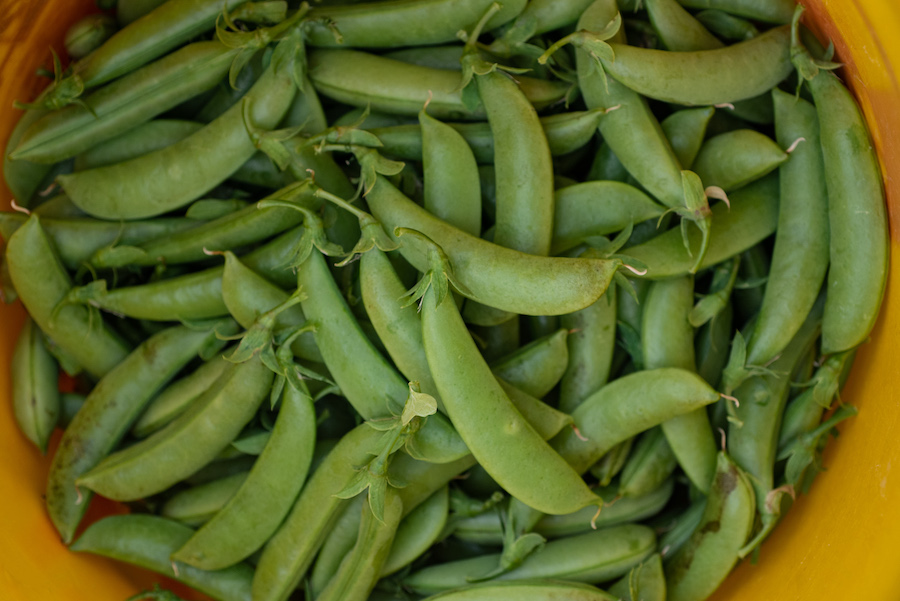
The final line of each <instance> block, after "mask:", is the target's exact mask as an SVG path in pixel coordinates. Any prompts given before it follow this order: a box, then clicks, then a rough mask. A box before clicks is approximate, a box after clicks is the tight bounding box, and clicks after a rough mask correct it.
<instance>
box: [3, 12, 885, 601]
mask: <svg viewBox="0 0 900 601" xmlns="http://www.w3.org/2000/svg"><path fill="white" fill-rule="evenodd" d="M804 4H805V5H807V6H808V7H809V9H810V10H809V11H808V13H807V22H808V23H810V24H812V25H813V26H814V27H815V28H816V29H817V30H818V31H819V32H821V33H822V34H823V35H824V36H827V37H829V38H831V39H833V40H834V42H835V46H836V48H837V56H838V59H839V60H840V61H842V62H844V63H845V64H846V68H845V70H844V71H843V72H842V75H843V77H844V79H845V81H849V83H850V86H851V88H852V89H853V91H854V93H855V94H856V95H857V97H858V98H859V99H860V102H861V104H862V106H863V110H864V112H865V115H866V118H867V120H868V122H869V124H870V127H871V129H872V132H873V137H874V140H875V145H876V147H877V150H878V152H879V156H880V157H881V161H882V168H883V170H884V174H885V181H886V189H887V194H888V209H889V214H890V217H891V235H892V249H893V251H894V252H893V253H892V254H893V255H894V257H895V260H894V261H893V262H892V265H891V273H890V274H889V281H888V287H887V297H886V301H885V305H884V308H883V311H882V315H881V318H880V319H879V322H878V324H877V326H876V328H875V332H874V334H873V335H872V338H871V340H870V341H869V342H868V343H867V344H865V345H864V346H863V347H862V348H861V349H860V351H859V354H858V357H857V360H856V364H855V367H854V369H853V373H852V374H851V377H850V380H849V382H848V384H847V387H846V389H845V393H844V395H843V399H844V401H845V402H849V403H852V404H854V405H856V406H857V407H858V408H859V410H860V411H859V415H858V416H857V417H855V418H853V419H851V420H849V421H847V422H845V425H844V426H843V427H842V428H841V432H842V433H841V437H840V438H839V439H838V440H836V441H832V443H831V445H830V448H829V451H828V452H827V453H826V457H825V463H826V466H827V468H828V471H827V472H826V473H824V474H821V475H820V476H819V478H818V479H817V480H816V482H815V484H814V486H813V488H812V491H811V492H810V494H809V495H808V496H803V497H801V498H800V499H799V500H798V501H797V503H796V504H795V505H794V507H793V509H792V510H791V512H790V513H789V514H788V516H787V517H786V518H785V520H784V521H783V523H782V524H781V525H780V526H779V528H778V529H777V530H776V532H775V534H774V535H773V536H772V537H771V538H770V539H769V540H768V541H767V542H766V543H765V544H764V545H763V547H762V554H761V557H760V561H759V563H758V565H751V564H750V563H749V562H744V563H743V564H741V565H740V566H738V568H737V570H736V571H735V573H733V574H732V575H731V576H730V577H729V579H728V580H727V581H726V583H725V584H724V586H723V587H722V589H720V591H719V592H718V593H717V594H716V595H715V596H714V599H715V600H716V601H751V600H752V601H760V600H763V599H765V600H769V601H782V600H784V601H788V600H790V601H812V600H816V601H819V600H822V599H872V600H878V601H892V600H895V599H900V552H898V551H897V549H898V545H900V478H898V476H900V391H898V387H897V386H896V383H897V382H900V359H898V357H900V352H898V351H897V349H896V343H895V341H896V340H898V339H900V288H898V285H900V261H898V260H896V257H897V253H896V249H897V245H898V243H900V242H898V241H900V108H898V107H900V83H898V80H900V35H898V33H897V32H900V2H898V0H807V1H804ZM94 10H95V9H94V2H93V0H56V1H53V0H0V15H3V18H2V21H3V24H2V26H0V107H2V111H0V141H2V143H3V144H4V145H5V140H6V139H7V137H8V136H9V132H10V130H11V129H12V127H13V125H14V124H15V121H16V119H17V118H18V115H19V112H18V111H16V110H14V109H12V108H11V106H12V102H13V100H17V99H18V100H28V99H30V98H31V97H33V96H34V94H35V93H36V92H37V91H38V90H39V88H40V87H41V86H42V85H43V82H42V81H41V80H40V79H39V78H37V77H34V76H33V73H34V71H35V69H36V68H37V67H38V66H41V65H44V66H47V65H49V64H50V55H49V50H48V49H49V48H50V47H51V46H52V47H53V48H55V49H56V50H57V51H58V52H60V53H62V47H61V46H62V44H61V42H60V40H62V37H63V34H64V32H65V29H66V26H67V24H69V23H72V22H73V21H74V20H75V19H77V18H78V17H79V16H81V15H83V14H86V13H88V12H93V11H94ZM9 198H10V194H9V192H8V191H7V190H6V189H5V188H4V187H3V185H2V183H0V206H2V208H4V209H6V208H8V206H9ZM22 317H23V312H22V310H21V307H20V306H19V305H14V306H11V307H10V306H0V598H2V599H10V600H15V601H122V600H124V599H125V598H127V597H128V596H130V595H132V594H134V593H135V592H137V591H138V590H140V589H142V588H147V587H149V586H150V584H151V583H152V582H154V581H156V580H157V579H158V578H157V577H156V576H153V575H148V574H145V573H142V572H140V571H138V570H134V569H129V568H124V567H122V566H121V565H119V564H114V563H113V562H111V561H107V560H105V559H102V558H97V557H89V556H81V555H78V554H75V553H70V552H69V551H68V550H67V549H66V548H65V547H64V545H63V544H62V543H61V542H60V541H59V539H58V538H57V536H56V534H55V532H54V530H53V528H52V526H51V525H50V522H49V521H48V520H47V517H46V514H45V511H44V506H43V501H42V498H41V495H42V494H43V491H44V482H45V477H46V472H47V467H48V464H49V460H48V459H47V458H41V457H40V456H39V455H38V453H37V452H36V450H35V449H34V448H33V447H32V446H30V444H29V443H28V442H27V441H26V440H25V439H24V438H23V437H22V435H21V434H19V432H18V430H17V429H16V428H15V426H14V423H13V417H12V410H11V408H10V405H9V402H8V398H9V373H8V369H9V367H8V366H9V356H10V352H11V349H12V346H13V342H14V340H15V336H16V334H17V332H18V330H19V327H20V325H21V321H22ZM57 439H58V436H57ZM51 452H52V448H51ZM895 463H896V465H895ZM894 471H896V472H897V474H894V473H893V472H894ZM99 510H100V511H111V510H113V509H111V507H109V506H107V507H101V508H100V509H99Z"/></svg>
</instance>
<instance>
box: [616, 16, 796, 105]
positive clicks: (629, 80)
mask: <svg viewBox="0 0 900 601" xmlns="http://www.w3.org/2000/svg"><path fill="white" fill-rule="evenodd" d="M610 46H611V47H612V49H613V52H614V53H615V60H612V61H610V60H606V59H601V61H602V63H603V68H604V69H606V71H607V72H608V73H609V75H610V76H612V77H614V78H615V79H616V80H618V81H619V82H620V83H622V84H623V85H625V86H628V87H629V88H631V89H632V90H634V91H636V92H638V93H639V94H642V95H644V96H647V97H649V98H655V99H657V100H663V101H666V102H674V103H676V104H683V105H687V106H698V105H700V106H702V105H709V104H712V105H715V104H724V103H729V102H736V101H738V100H744V99H746V98H753V97H754V96H759V95H760V94H763V93H765V92H766V91H768V90H770V89H772V88H773V87H775V86H776V85H778V84H779V83H780V82H781V81H782V80H783V79H784V78H785V77H787V76H788V75H789V74H790V73H791V70H792V69H793V67H792V65H791V59H790V28H789V27H788V26H780V27H776V28H774V29H770V30H769V31H767V32H766V33H764V34H762V35H760V36H759V37H756V38H753V39H752V40H747V41H746V42H740V43H738V44H734V45H732V46H726V47H725V48H719V49H716V50H697V51H693V52H670V51H664V50H651V49H648V48H638V47H635V46H626V45H623V44H617V43H612V44H610Z"/></svg>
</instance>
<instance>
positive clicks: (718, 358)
mask: <svg viewBox="0 0 900 601" xmlns="http://www.w3.org/2000/svg"><path fill="white" fill-rule="evenodd" d="M733 321H734V309H733V308H732V306H731V303H728V304H727V305H725V308H724V309H723V310H722V311H720V312H719V313H718V314H716V315H715V316H714V317H713V318H712V319H711V320H710V321H708V322H706V323H705V324H704V325H703V326H702V327H701V328H700V329H699V330H698V331H697V336H696V338H695V339H694V340H695V345H694V355H695V357H696V358H697V373H698V374H700V375H701V376H702V377H703V379H704V380H706V381H707V382H709V385H710V386H717V385H718V384H719V380H720V379H721V377H722V370H723V369H724V368H725V364H726V363H727V361H728V346H729V344H731V337H732V334H733V332H732V324H733Z"/></svg>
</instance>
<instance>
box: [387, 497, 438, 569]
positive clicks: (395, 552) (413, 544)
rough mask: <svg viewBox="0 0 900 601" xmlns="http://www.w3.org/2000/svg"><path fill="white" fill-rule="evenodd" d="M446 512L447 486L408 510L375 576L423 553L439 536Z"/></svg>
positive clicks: (400, 566)
mask: <svg viewBox="0 0 900 601" xmlns="http://www.w3.org/2000/svg"><path fill="white" fill-rule="evenodd" d="M449 512H450V495H449V488H448V487H447V486H444V487H443V488H441V489H440V490H439V491H437V492H436V493H434V494H433V495H431V496H430V497H428V499H427V500H426V501H425V502H424V503H422V504H421V505H419V506H418V507H416V508H415V509H413V510H412V511H410V512H408V513H407V514H406V517H405V518H403V521H401V522H400V525H399V526H398V527H397V533H396V535H394V543H393V544H392V545H391V551H390V553H388V556H387V559H385V560H384V564H383V565H382V566H381V572H380V573H379V576H380V577H381V578H384V577H385V576H389V575H391V574H393V573H395V572H397V571H399V570H401V569H403V568H405V567H406V566H408V565H409V564H411V563H412V562H413V561H415V560H416V559H417V558H418V557H420V556H421V555H423V554H424V553H425V552H426V551H427V550H428V548H429V547H431V545H432V544H434V543H435V542H436V541H437V540H438V538H439V537H440V535H441V532H442V531H443V530H444V525H445V524H446V523H447V516H448V514H449Z"/></svg>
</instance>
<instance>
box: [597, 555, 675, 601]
mask: <svg viewBox="0 0 900 601" xmlns="http://www.w3.org/2000/svg"><path fill="white" fill-rule="evenodd" d="M609 592H610V593H612V594H614V595H618V596H619V597H620V598H621V599H622V601H665V600H666V575H665V572H663V564H662V557H661V556H660V555H658V554H657V555H654V556H652V557H651V558H650V559H648V560H647V561H645V562H644V563H642V564H640V565H638V566H635V567H633V568H631V571H630V572H629V573H628V575H627V576H623V577H622V579H621V580H619V581H618V582H616V583H615V584H613V585H612V586H611V587H609Z"/></svg>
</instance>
